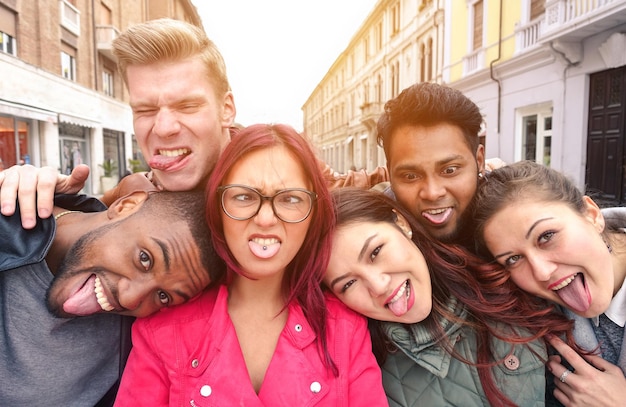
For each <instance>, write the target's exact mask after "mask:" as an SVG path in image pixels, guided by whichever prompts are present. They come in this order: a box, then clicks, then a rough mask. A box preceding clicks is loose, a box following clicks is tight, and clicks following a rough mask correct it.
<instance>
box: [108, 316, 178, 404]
mask: <svg viewBox="0 0 626 407" xmlns="http://www.w3.org/2000/svg"><path fill="white" fill-rule="evenodd" d="M151 338H152V335H151V331H150V330H149V329H148V324H147V323H146V322H145V321H144V320H142V319H138V320H136V321H135V322H134V323H133V327H132V343H133V348H132V350H131V352H130V356H129V357H128V361H127V362H126V367H125V368H124V373H123V375H122V381H121V383H120V388H119V390H118V393H117V397H116V399H115V406H132V405H143V406H157V407H158V406H163V407H167V406H168V404H169V390H170V380H169V377H168V374H167V370H166V368H165V365H164V364H163V362H162V361H161V359H160V358H159V355H158V353H157V352H158V349H156V347H155V346H153V342H152V341H151ZM162 346H167V345H166V344H162Z"/></svg>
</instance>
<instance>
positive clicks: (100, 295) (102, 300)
mask: <svg viewBox="0 0 626 407" xmlns="http://www.w3.org/2000/svg"><path fill="white" fill-rule="evenodd" d="M93 291H94V292H95V293H96V299H97V300H98V304H100V308H102V309H103V310H104V311H113V310H114V309H115V308H114V307H113V306H112V305H111V304H109V300H108V299H107V297H106V295H104V290H103V289H102V282H101V281H100V278H99V277H96V287H95V288H94V290H93Z"/></svg>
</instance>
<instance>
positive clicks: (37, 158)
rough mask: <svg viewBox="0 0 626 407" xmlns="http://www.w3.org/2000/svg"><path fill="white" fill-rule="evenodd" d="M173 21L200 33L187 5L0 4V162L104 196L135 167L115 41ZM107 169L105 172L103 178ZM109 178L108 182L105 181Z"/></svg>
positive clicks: (77, 0) (126, 0) (123, 1)
mask: <svg viewBox="0 0 626 407" xmlns="http://www.w3.org/2000/svg"><path fill="white" fill-rule="evenodd" d="M161 17H171V18H176V19H180V20H185V21H189V22H191V23H193V24H195V25H198V26H200V27H201V26H202V24H201V21H200V17H199V16H198V13H197V11H196V8H195V7H194V6H193V5H192V3H191V1H190V0H152V1H151V0H48V1H40V2H33V1H25V0H0V72H1V73H2V78H1V79H0V159H1V160H2V164H3V165H4V167H8V166H11V165H14V164H19V163H26V164H28V163H30V164H33V165H36V166H52V167H55V168H58V169H59V171H61V172H62V173H66V174H67V173H69V172H70V171H71V170H72V168H74V166H76V165H77V164H81V163H84V164H88V165H89V166H90V168H91V175H90V178H89V179H88V181H87V184H86V185H85V189H84V192H86V193H90V194H98V193H102V192H103V191H102V186H101V184H100V177H101V176H103V175H105V173H104V169H105V168H106V169H107V170H110V172H111V174H110V175H111V176H112V178H113V181H114V182H116V181H117V180H119V178H120V177H121V176H123V175H124V174H125V173H126V172H127V171H130V170H132V169H131V161H129V160H138V161H133V162H132V163H133V164H134V163H137V162H141V160H142V157H141V153H140V151H139V149H138V148H137V146H136V142H135V141H134V135H133V123H132V112H131V110H130V107H129V106H128V93H127V90H126V89H125V87H124V84H123V80H122V78H121V77H120V75H119V74H118V72H117V68H116V60H115V57H114V56H113V54H112V46H111V44H112V41H113V39H115V38H116V36H117V35H118V34H119V33H120V32H121V31H122V30H124V29H125V28H127V27H128V26H129V25H132V24H135V23H140V22H144V21H147V20H151V19H155V18H161ZM107 167H108V168H107ZM107 175H108V174H107Z"/></svg>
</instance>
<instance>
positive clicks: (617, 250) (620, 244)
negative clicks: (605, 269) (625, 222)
mask: <svg viewBox="0 0 626 407" xmlns="http://www.w3.org/2000/svg"><path fill="white" fill-rule="evenodd" d="M611 237H612V239H611V242H612V244H611V246H612V252H611V254H612V256H611V261H612V262H613V273H614V275H615V283H614V284H615V289H614V290H613V295H615V294H616V293H617V292H618V291H619V289H620V288H622V285H623V284H624V280H625V279H626V234H624V233H616V234H613V235H612V236H611Z"/></svg>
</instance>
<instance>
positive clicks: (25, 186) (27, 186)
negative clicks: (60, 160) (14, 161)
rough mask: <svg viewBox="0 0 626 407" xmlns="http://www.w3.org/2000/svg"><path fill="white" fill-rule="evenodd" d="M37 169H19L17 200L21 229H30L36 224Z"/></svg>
mask: <svg viewBox="0 0 626 407" xmlns="http://www.w3.org/2000/svg"><path fill="white" fill-rule="evenodd" d="M36 187H37V168H35V167H33V166H32V165H22V166H21V167H20V175H19V182H18V187H17V200H18V202H19V205H20V217H21V218H22V227H24V229H32V228H34V227H35V225H36V224H37V192H36V191H37V189H36Z"/></svg>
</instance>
